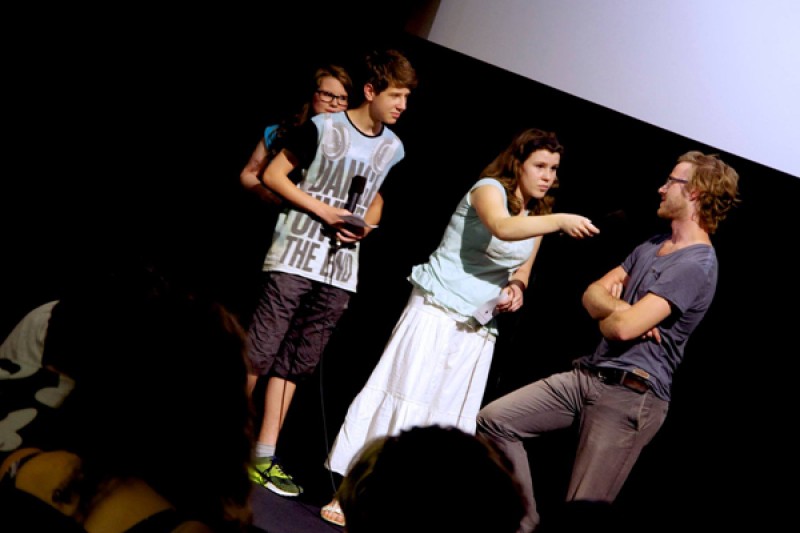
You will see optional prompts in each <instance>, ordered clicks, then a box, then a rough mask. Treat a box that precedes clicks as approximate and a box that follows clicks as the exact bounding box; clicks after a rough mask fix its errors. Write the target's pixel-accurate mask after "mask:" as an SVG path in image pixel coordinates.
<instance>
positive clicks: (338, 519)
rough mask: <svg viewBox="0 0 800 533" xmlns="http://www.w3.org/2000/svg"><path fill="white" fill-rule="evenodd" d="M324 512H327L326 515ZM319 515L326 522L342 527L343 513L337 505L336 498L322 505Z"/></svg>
mask: <svg viewBox="0 0 800 533" xmlns="http://www.w3.org/2000/svg"><path fill="white" fill-rule="evenodd" d="M325 513H328V516H325ZM319 515H320V516H321V517H322V519H323V520H325V521H326V522H330V523H331V524H334V525H337V526H339V527H344V524H345V522H344V513H343V512H342V508H341V507H340V506H339V502H338V501H336V500H333V501H332V502H331V503H329V504H327V505H324V506H323V507H322V509H320V511H319Z"/></svg>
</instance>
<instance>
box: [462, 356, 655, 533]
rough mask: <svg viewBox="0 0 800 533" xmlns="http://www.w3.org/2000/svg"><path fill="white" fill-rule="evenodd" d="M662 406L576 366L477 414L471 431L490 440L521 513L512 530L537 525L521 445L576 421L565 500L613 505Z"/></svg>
mask: <svg viewBox="0 0 800 533" xmlns="http://www.w3.org/2000/svg"><path fill="white" fill-rule="evenodd" d="M668 408H669V402H666V401H664V400H662V399H660V398H658V397H656V396H655V395H654V394H653V393H652V392H650V391H648V392H645V393H639V392H636V391H632V390H630V389H628V388H626V387H624V386H622V385H612V384H607V383H604V382H602V381H600V379H599V378H597V376H595V375H593V374H591V373H589V372H587V371H585V370H581V369H578V368H575V369H574V370H572V371H569V372H562V373H559V374H554V375H552V376H550V377H548V378H544V379H541V380H539V381H536V382H534V383H531V384H530V385H526V386H524V387H522V388H519V389H517V390H515V391H513V392H511V393H509V394H507V395H505V396H503V397H501V398H498V399H497V400H495V401H493V402H491V403H490V404H488V405H486V406H485V407H484V408H483V409H481V410H480V412H479V413H478V421H477V422H478V426H477V432H478V433H479V434H480V435H482V436H484V437H488V438H489V439H490V440H492V441H494V443H495V444H497V445H498V447H499V448H500V449H501V450H502V451H504V452H505V454H506V455H507V456H508V458H509V460H510V461H511V463H512V464H513V466H514V471H515V473H516V475H517V477H518V479H519V481H520V484H521V485H522V490H523V495H524V497H525V500H526V502H527V507H528V511H527V514H526V516H525V517H524V518H523V520H522V523H521V526H520V532H524V533H528V532H530V531H533V530H534V529H536V527H537V526H538V524H539V513H538V512H537V510H536V500H535V499H534V496H533V479H532V478H531V472H530V466H529V463H528V454H527V452H526V451H525V447H524V445H523V439H527V438H531V437H537V436H539V435H541V434H543V433H546V432H548V431H553V430H557V429H563V428H568V427H570V426H572V425H573V423H574V422H575V421H576V419H577V420H578V427H579V440H578V446H577V452H576V457H575V463H574V465H573V470H572V477H571V479H570V483H569V488H568V490H567V496H566V500H567V501H572V500H592V501H601V502H613V501H614V499H615V498H616V497H617V495H618V494H619V491H620V489H621V488H622V485H623V484H624V483H625V480H626V479H627V478H628V475H629V474H630V472H631V469H632V468H633V465H634V463H636V460H637V459H638V458H639V454H640V452H641V451H642V449H643V448H644V447H645V445H647V443H649V442H650V440H651V439H652V438H653V437H654V436H655V434H656V433H657V432H658V430H659V429H660V428H661V425H662V424H663V423H664V419H665V418H666V416H667V410H668Z"/></svg>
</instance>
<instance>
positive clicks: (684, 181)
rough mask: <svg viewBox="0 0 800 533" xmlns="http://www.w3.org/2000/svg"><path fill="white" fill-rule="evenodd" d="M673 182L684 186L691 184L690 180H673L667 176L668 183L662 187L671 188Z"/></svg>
mask: <svg viewBox="0 0 800 533" xmlns="http://www.w3.org/2000/svg"><path fill="white" fill-rule="evenodd" d="M673 181H674V182H675V183H683V184H684V185H686V184H687V183H689V180H685V179H683V178H673V177H672V176H667V181H665V182H664V185H662V187H669V186H670V184H671V183H672V182H673Z"/></svg>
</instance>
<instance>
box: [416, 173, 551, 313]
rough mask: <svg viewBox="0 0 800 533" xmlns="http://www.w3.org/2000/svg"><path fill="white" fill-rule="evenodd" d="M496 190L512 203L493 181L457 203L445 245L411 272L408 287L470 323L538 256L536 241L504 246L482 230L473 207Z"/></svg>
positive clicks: (486, 180)
mask: <svg viewBox="0 0 800 533" xmlns="http://www.w3.org/2000/svg"><path fill="white" fill-rule="evenodd" d="M485 185H488V186H492V187H497V188H498V189H499V190H500V191H501V192H502V194H503V203H504V205H505V203H506V202H507V196H506V191H505V189H504V188H503V186H502V184H501V183H500V182H499V181H497V180H496V179H493V178H483V179H481V180H479V181H478V182H477V183H475V185H473V186H472V188H471V189H470V190H469V191H468V192H467V194H465V195H464V197H463V198H462V199H461V201H460V202H459V203H458V207H456V210H455V212H454V213H453V215H452V217H451V218H450V222H449V223H448V225H447V228H446V229H445V232H444V236H443V237H442V241H441V243H440V244H439V246H438V247H437V248H436V250H435V251H434V252H433V253H432V254H431V256H430V257H429V258H428V261H427V262H426V263H423V264H420V265H416V266H414V268H413V269H412V270H411V276H410V277H409V281H410V282H411V283H412V284H414V285H415V286H417V287H419V288H420V289H422V290H423V291H424V292H425V293H426V296H427V297H428V298H430V299H432V301H433V302H434V303H436V304H438V305H441V306H443V307H445V308H447V309H449V310H451V311H455V312H456V313H458V314H459V315H463V316H464V317H465V319H466V318H468V317H470V316H471V315H472V313H473V311H475V309H476V308H477V307H479V306H480V305H481V304H483V303H484V302H486V301H487V300H489V299H491V298H494V297H496V296H497V295H498V294H499V293H500V291H501V290H502V289H503V287H505V286H506V285H507V284H508V280H509V277H510V276H511V274H512V273H513V272H514V271H515V270H516V269H517V268H519V267H520V266H521V265H522V264H523V263H525V261H526V260H527V259H528V258H529V257H530V255H531V253H533V247H534V243H535V241H536V238H535V237H534V238H530V239H525V240H522V241H513V242H512V241H503V240H500V239H498V238H497V237H494V236H493V235H492V234H491V233H490V232H489V230H488V229H487V228H486V226H484V225H483V222H481V219H480V218H479V217H478V213H477V211H476V210H475V208H474V207H473V206H472V202H471V200H470V195H471V193H472V191H474V190H475V189H477V188H478V187H482V186H485Z"/></svg>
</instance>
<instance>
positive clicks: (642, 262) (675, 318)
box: [579, 235, 718, 401]
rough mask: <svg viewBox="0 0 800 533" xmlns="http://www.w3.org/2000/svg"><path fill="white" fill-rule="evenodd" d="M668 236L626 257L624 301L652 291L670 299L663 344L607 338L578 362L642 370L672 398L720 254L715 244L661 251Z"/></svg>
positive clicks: (661, 392) (709, 293)
mask: <svg viewBox="0 0 800 533" xmlns="http://www.w3.org/2000/svg"><path fill="white" fill-rule="evenodd" d="M668 237H669V235H659V236H656V237H654V238H652V239H650V240H648V241H647V242H645V243H643V244H640V245H639V246H637V247H636V249H634V250H633V252H632V253H631V254H630V255H629V256H628V257H627V258H626V259H625V261H623V263H622V268H624V269H625V271H626V272H627V273H628V275H629V277H630V279H629V282H628V284H627V286H626V287H625V292H624V294H623V299H624V300H625V301H626V302H628V303H630V304H631V305H633V304H634V303H636V302H637V301H639V300H640V299H642V298H643V297H644V296H645V295H646V294H647V293H653V294H655V295H658V296H661V297H662V298H664V299H666V300H667V301H668V302H669V303H670V307H671V308H672V313H671V314H670V316H669V317H667V318H666V319H665V320H664V321H663V322H662V323H661V324H659V325H658V330H659V333H660V334H661V343H660V344H659V343H657V342H655V341H654V340H651V339H635V340H631V341H626V342H614V341H608V340H606V339H603V340H601V341H600V344H599V345H598V347H597V349H596V350H595V352H594V354H592V355H589V356H586V357H583V358H581V359H580V360H579V361H580V362H582V363H585V364H587V365H590V366H595V367H598V366H599V367H610V368H620V369H623V370H629V371H631V370H634V369H637V368H638V369H641V370H644V371H646V372H647V373H649V374H650V378H649V379H650V383H651V386H652V389H653V392H654V393H655V395H656V396H658V397H659V398H661V399H663V400H666V401H669V400H670V390H671V388H672V378H673V374H674V373H675V369H676V368H677V367H678V365H679V364H680V362H681V361H682V360H683V355H684V350H685V348H686V342H687V341H688V340H689V336H690V335H691V333H692V332H693V331H694V330H695V328H696V327H697V326H698V324H700V321H701V320H702V319H703V317H704V316H705V314H706V311H708V308H709V306H710V305H711V301H712V300H713V298H714V293H715V291H716V287H717V269H718V264H717V255H716V252H715V251H714V248H713V247H712V246H708V245H704V244H695V245H692V246H687V247H686V248H682V249H680V250H677V251H675V252H672V253H671V254H668V255H664V256H658V255H657V252H658V250H659V248H661V245H662V244H663V242H664V241H665V240H666V239H667V238H668Z"/></svg>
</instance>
